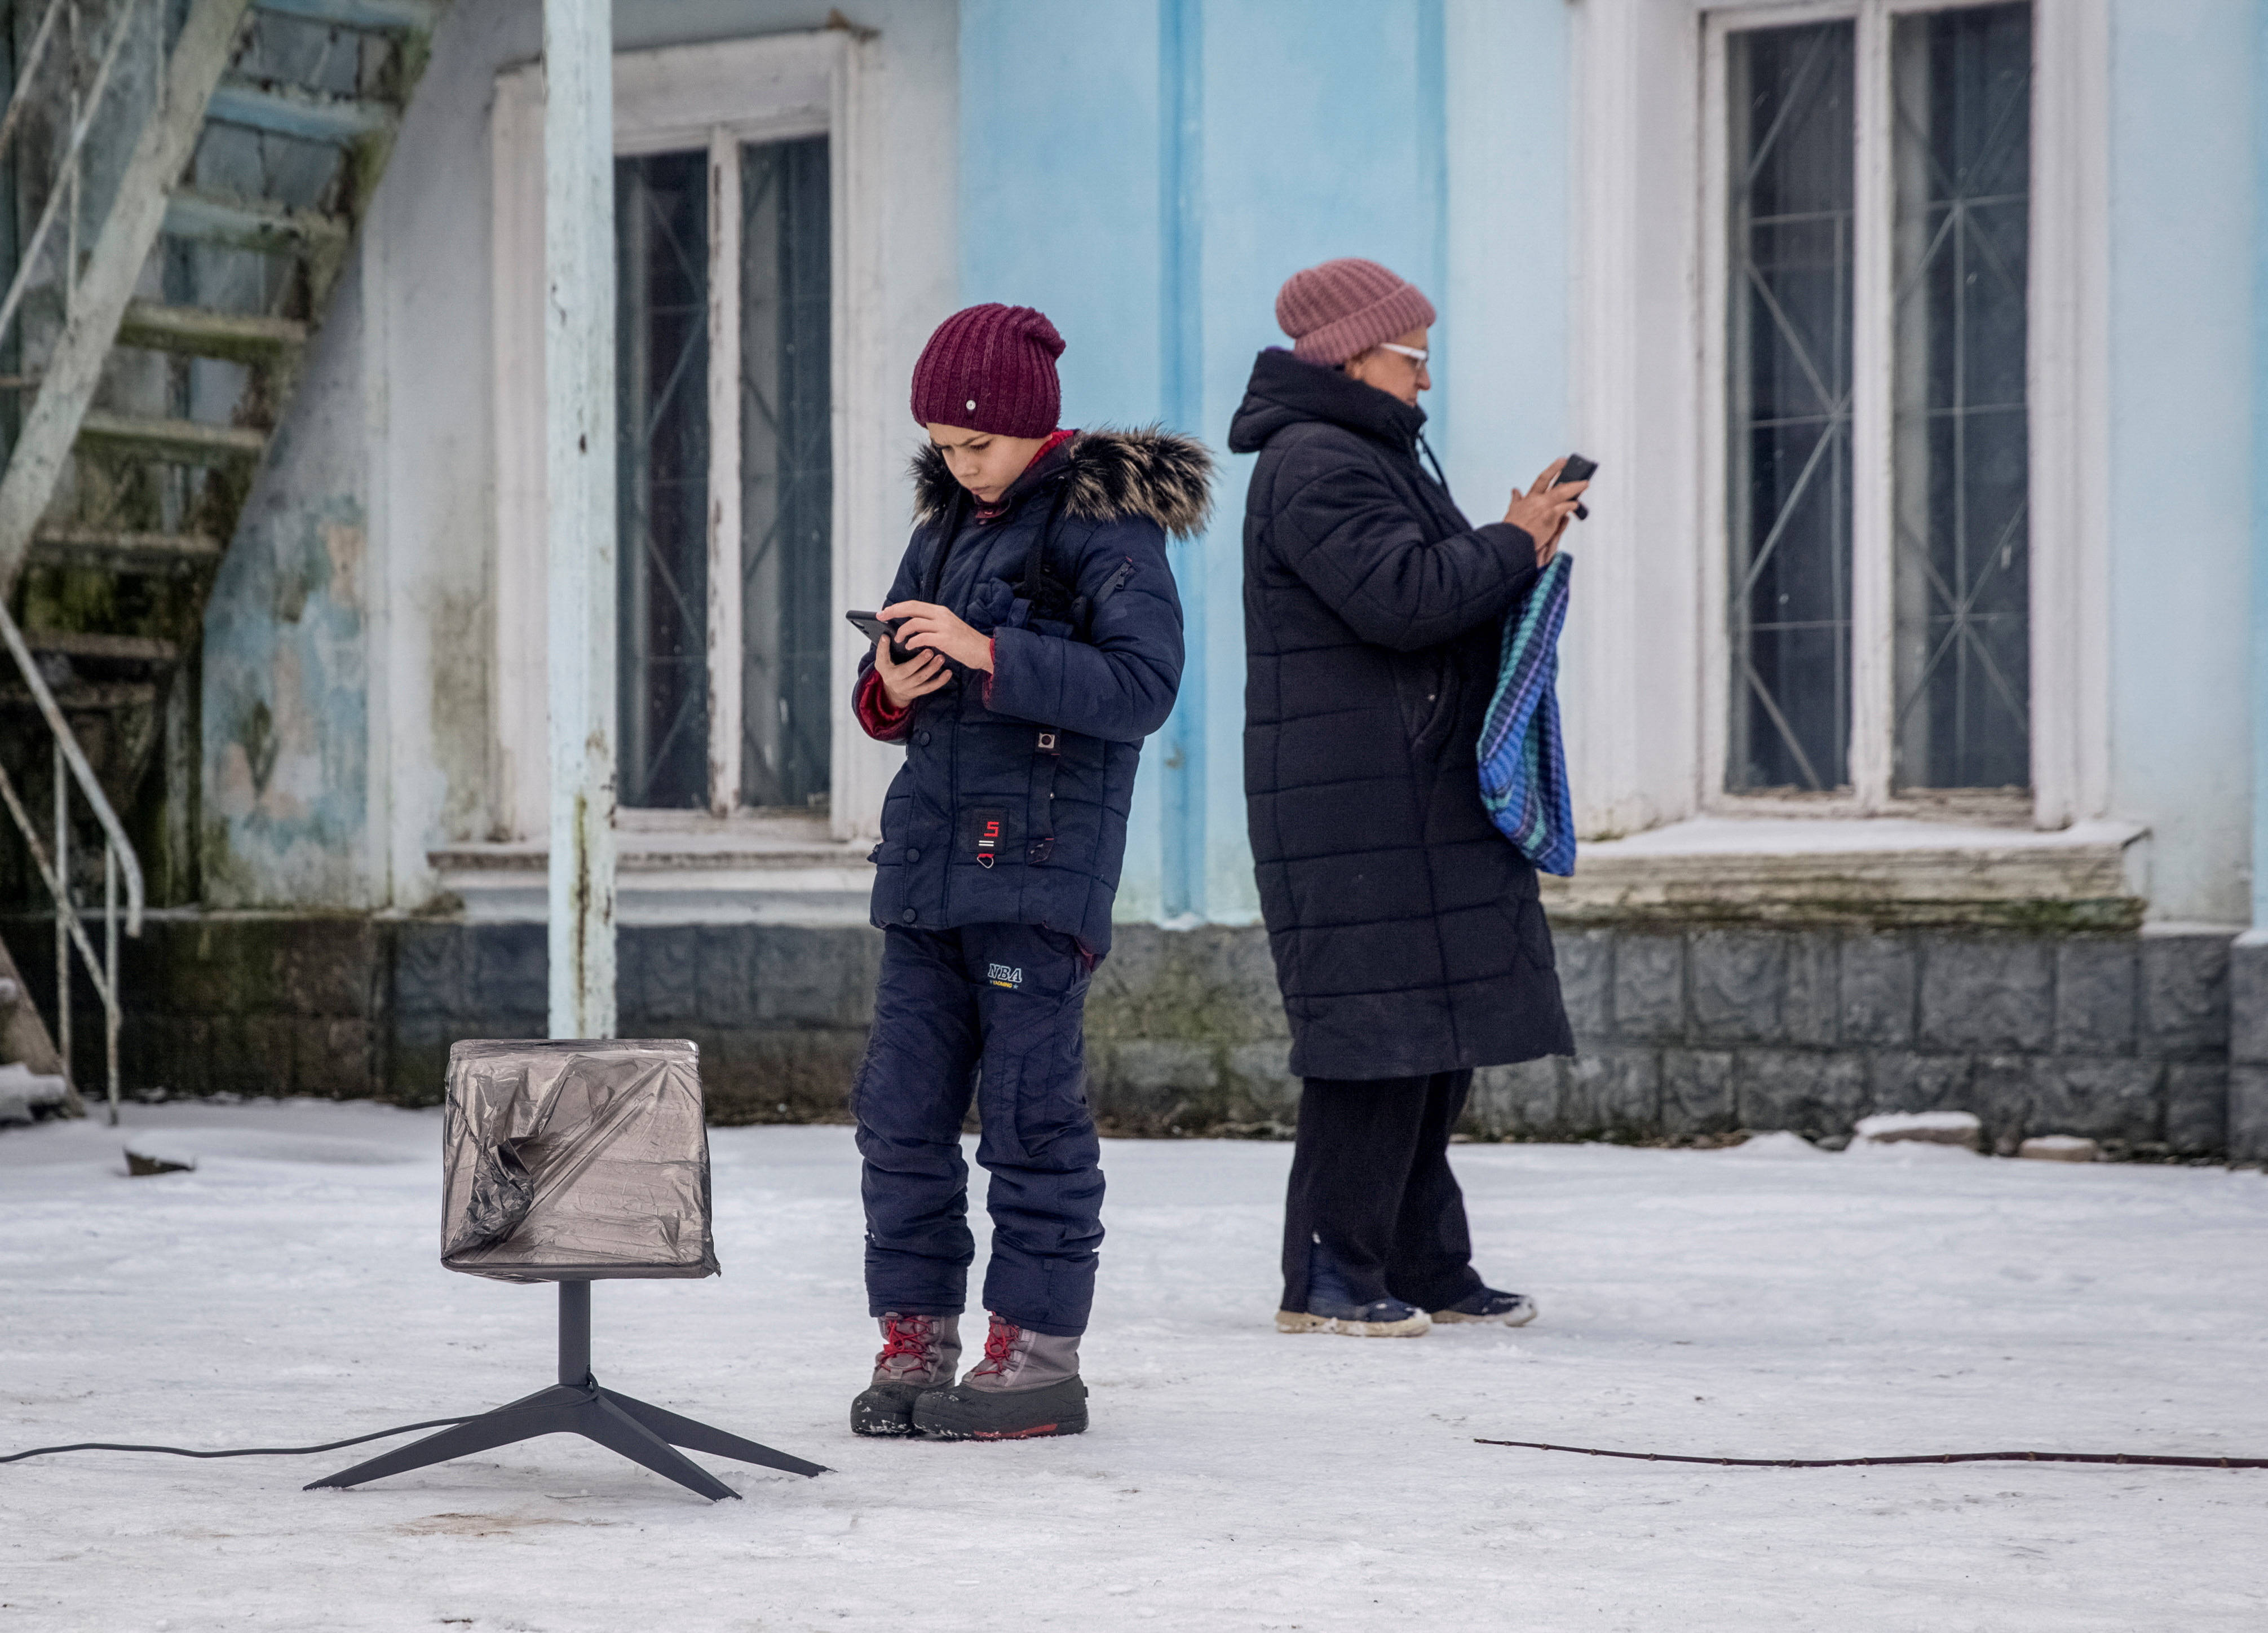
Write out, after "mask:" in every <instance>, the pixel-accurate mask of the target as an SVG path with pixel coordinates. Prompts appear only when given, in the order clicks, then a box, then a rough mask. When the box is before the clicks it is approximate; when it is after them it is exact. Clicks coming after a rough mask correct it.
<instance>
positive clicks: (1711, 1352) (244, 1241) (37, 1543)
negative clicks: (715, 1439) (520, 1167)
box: [0, 1105, 2268, 1633]
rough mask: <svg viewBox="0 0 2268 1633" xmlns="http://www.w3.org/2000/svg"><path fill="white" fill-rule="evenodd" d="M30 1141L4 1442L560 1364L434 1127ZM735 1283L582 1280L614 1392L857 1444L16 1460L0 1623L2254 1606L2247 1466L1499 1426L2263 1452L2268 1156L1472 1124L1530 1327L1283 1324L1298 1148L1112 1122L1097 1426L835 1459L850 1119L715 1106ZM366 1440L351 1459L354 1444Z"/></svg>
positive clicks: (307, 1109) (526, 1376)
mask: <svg viewBox="0 0 2268 1633" xmlns="http://www.w3.org/2000/svg"><path fill="white" fill-rule="evenodd" d="M130 1121H131V1125H132V1127H136V1128H140V1129H145V1130H146V1129H152V1128H163V1129H166V1130H169V1131H171V1132H170V1134H169V1136H168V1138H169V1140H170V1142H171V1143H173V1144H174V1145H176V1146H179V1147H182V1148H186V1149H188V1150H190V1151H192V1152H194V1153H195V1154H196V1155H197V1156H200V1157H201V1159H202V1163H201V1166H200V1167H199V1168H198V1170H197V1171H195V1173H194V1174H175V1175H168V1176H164V1177H160V1178H156V1179H126V1178H125V1177H123V1171H122V1164H121V1163H120V1158H119V1152H120V1145H121V1140H120V1137H119V1135H118V1134H116V1133H114V1132H113V1131H111V1130H109V1129H107V1128H105V1127H101V1126H100V1125H99V1123H94V1122H88V1123H80V1124H74V1125H67V1126H58V1125H52V1124H51V1125H46V1126H42V1127H39V1128H36V1129H33V1130H28V1131H23V1132H18V1133H12V1134H0V1451H6V1450H14V1449H16V1448H18V1447H22V1446H28V1445H45V1444H49V1443H53V1442H59V1441H70V1440H78V1439H124V1440H155V1441H163V1442H167V1443H170V1444H175V1445H180V1444H185V1443H186V1444H192V1445H210V1446H223V1445H263V1444H264V1445H276V1444H279V1443H280V1444H286V1445H290V1444H299V1443H304V1442H308V1441H316V1440H324V1439H330V1438H335V1437H342V1436H344V1435H348V1434H352V1433H355V1432H357V1431H359V1430H366V1429H376V1428H380V1427H383V1426H385V1425H387V1424H388V1423H394V1422H407V1421H410V1420H414V1419H419V1418H426V1417H433V1416H441V1415H449V1414H452V1413H456V1412H464V1411H470V1410H475V1409H477V1408H482V1407H485V1406H488V1405H491V1404H495V1403H499V1402H502V1401H504V1400H509V1399H512V1398H513V1397H515V1396H518V1395H519V1394H522V1393H527V1391H528V1390H531V1389H533V1388H535V1387H538V1386H539V1385H541V1384H543V1383H545V1382H547V1381H548V1379H549V1373H550V1370H551V1367H552V1354H551V1343H552V1336H553V1325H552V1323H553V1313H552V1297H553V1295H552V1293H551V1291H550V1289H548V1288H518V1287H510V1286H504V1285H499V1284H496V1283H491V1282H481V1281H476V1280H474V1279H471V1278H468V1277H464V1276H458V1275H450V1274H448V1273H447V1272H446V1271H444V1270H442V1269H441V1268H440V1267H439V1265H438V1263H437V1262H436V1252H437V1239H436V1238H437V1233H438V1219H437V1212H438V1204H437V1201H436V1193H437V1189H438V1144H439V1139H438V1134H439V1125H438V1119H437V1118H436V1117H435V1116H434V1115H432V1114H431V1113H417V1112H401V1111H393V1110H387V1109H384V1108H379V1107H375V1106H369V1105H356V1106H335V1105H266V1106H242V1107H233V1108H229V1107H200V1106H166V1107H153V1108H147V1109H137V1110H134V1111H133V1112H131V1113H130ZM715 1154H716V1196H717V1207H718V1225H717V1238H718V1249H719V1251H720V1252H721V1254H722V1256H723V1259H724V1262H725V1277H724V1279H723V1280H722V1281H719V1282H630V1283H602V1284H601V1285H600V1287H599V1288H598V1289H597V1291H596V1297H595V1303H596V1308H597V1326H598V1341H597V1365H598V1371H599V1375H600V1378H601V1379H602V1380H604V1381H606V1382H608V1383H610V1384H612V1385H615V1387H617V1388H620V1389H622V1390H623V1391H625V1392H627V1393H633V1394H637V1395H641V1396H644V1397H645V1398H647V1399H649V1400H654V1401H656V1402H659V1403H661V1404H664V1405H667V1406H672V1407H674V1408H679V1409H681V1410H684V1411H688V1412H689V1413H691V1414H693V1415H696V1416H700V1417H703V1418H706V1419H708V1420H710V1421H711V1422H717V1423H718V1424H720V1425H723V1426H725V1427H727V1428H731V1429H734V1430H740V1432H743V1433H746V1434H748V1435H750V1436H752V1437H755V1438H758V1439H762V1440H765V1441H768V1442H770V1443H771V1444H773V1445H778V1446H781V1447H783V1448H785V1449H787V1450H791V1451H794V1452H801V1453H803V1454H805V1455H807V1456H810V1457H812V1458H814V1459H818V1460H820V1461H821V1462H824V1463H827V1464H828V1465H830V1466H831V1467H832V1468H833V1470H834V1471H835V1472H833V1473H830V1474H825V1475H822V1476H821V1477H820V1478H819V1479H816V1480H813V1481H808V1482H806V1481H802V1480H796V1479H791V1478H786V1477H782V1476H774V1475H770V1474H765V1473H763V1472H762V1471H753V1470H748V1469H746V1468H744V1467H741V1466H739V1465H724V1464H720V1463H718V1461H717V1460H716V1459H706V1460H707V1461H708V1462H709V1464H710V1466H711V1467H717V1468H718V1469H719V1472H720V1473H722V1474H723V1476H724V1478H725V1480H726V1481H727V1482H730V1483H731V1484H732V1485H733V1487H734V1488H735V1489H738V1490H739V1491H740V1492H742V1493H743V1494H744V1495H745V1496H746V1498H747V1500H746V1501H745V1502H740V1503H726V1504H716V1505H714V1506H712V1505H711V1504H707V1503H704V1502H703V1501H701V1500H700V1499H698V1498H696V1497H695V1496H691V1495H689V1494H688V1493H686V1492H683V1491H681V1490H680V1489H676V1488H674V1487H673V1486H669V1485H666V1484H665V1483H664V1482H661V1481H659V1480H658V1479H657V1478H655V1477H653V1476H652V1475H649V1474H646V1473H645V1472H644V1471H643V1470H641V1469H638V1468H637V1467H632V1466H631V1465H630V1464H627V1463H624V1462H622V1461H621V1460H619V1459H615V1458H614V1457H613V1456H612V1455H610V1454H608V1453H606V1452H600V1451H599V1450H598V1449H597V1448H595V1447H592V1446H589V1445H585V1444H583V1443H581V1442H578V1441H573V1440H570V1439H567V1438H564V1437H551V1438H549V1439H545V1440H540V1441H536V1442H533V1443H529V1444H527V1445H522V1446H519V1447H517V1448H513V1449H511V1450H509V1451H508V1452H500V1453H496V1454H491V1455H490V1456H489V1457H485V1458H482V1459H475V1460H471V1461H467V1462H463V1463H455V1464H450V1465H446V1466H444V1467H438V1468H431V1469H427V1470H424V1471H422V1472H420V1473H418V1474H414V1475H408V1476H403V1477H401V1478H399V1479H396V1480H393V1481H390V1482H383V1483H381V1484H379V1485H375V1486H372V1487H368V1488H365V1489H359V1490H355V1491H350V1492H336V1491H326V1492H314V1493H310V1492H302V1491H301V1490H300V1489H299V1488H300V1486H301V1485H302V1484H303V1483H304V1482H306V1481H307V1480H309V1479H312V1478H314V1477H315V1476H317V1475H319V1474H325V1473H328V1472H330V1471H332V1470H333V1469H335V1468H337V1467H343V1466H344V1465H345V1464H346V1463H348V1462H350V1461H351V1460H354V1459H357V1458H359V1457H361V1456H364V1455H365V1452H361V1451H357V1452H347V1453H333V1454H330V1455H328V1456H322V1457H316V1458H304V1459H301V1458H278V1459H243V1460H238V1461H223V1462H191V1461H188V1460H186V1459H177V1458H166V1457H140V1456H128V1455H122V1454H117V1453H109V1452H98V1453H84V1454H77V1455H72V1456H69V1457H58V1458H53V1459H40V1460H35V1461H33V1462H29V1463H19V1464H15V1465H11V1466H7V1467H0V1633H12V1630H14V1629H101V1630H102V1633H136V1630H139V1629H157V1628H171V1629H205V1628H230V1629H234V1628H251V1629H293V1630H294V1633H298V1630H301V1629H414V1628H430V1627H463V1628H469V1629H475V1633H480V1630H484V1629H593V1630H597V1633H626V1630H631V1629H636V1630H639V1633H643V1630H645V1629H672V1630H673V1633H674V1630H676V1629H836V1628H849V1629H880V1628H903V1629H921V1630H922V1633H945V1630H948V1629H1000V1628H1079V1629H1114V1628H1119V1627H1131V1626H1139V1625H1145V1624H1147V1625H1156V1626H1159V1627H1162V1628H1173V1629H1216V1628H1218V1629H1276V1628H1300V1629H1338V1628H1386V1627H1395V1626H1402V1625H1404V1624H1408V1623H1411V1622H1440V1623H1447V1624H1450V1625H1454V1626H1457V1627H1473V1628H1518V1629H1617V1628H1631V1629H1719V1628H1722V1629H1765V1628H1771V1629H1782V1628H1786V1629H1837V1630H1838V1633H1842V1630H1847V1629H1929V1630H1930V1633H1941V1630H1946V1629H1992V1630H1993V1633H2005V1630H2007V1629H2120V1630H2122V1633H2124V1630H2126V1629H2201V1628H2231V1629H2235V1628H2244V1629H2259V1628H2261V1627H2263V1626H2264V1625H2268V1472H2261V1473H2242V1472H2223V1471H2213V1472H2202V1471H2198V1472H2192V1471H2187V1470H2174V1469H2139V1468H2118V1467H2085V1466H2062V1467H2057V1466H2038V1465H2028V1466H2014V1465H2007V1464H1978V1465H1967V1466H1956V1467H1918V1468H1890V1469H1872V1470H1861V1469H1849V1470H1842V1469H1837V1470H1820V1471H1803V1472H1799V1471H1786V1470H1777V1469H1773V1470H1756V1469H1726V1468H1708V1467H1670V1466H1662V1465H1652V1466H1648V1465H1643V1464H1632V1463H1622V1462H1608V1461H1603V1460H1601V1459H1590V1458H1579V1457H1570V1456H1563V1455H1557V1454H1550V1453H1543V1452H1521V1451H1512V1450H1507V1449H1505V1448H1502V1447H1498V1446H1488V1445H1476V1444H1474V1437H1476V1436H1494V1437H1506V1438H1518V1439H1536V1440H1552V1441H1564V1442H1573V1443H1577V1444H1582V1445H1605V1446H1615V1447H1628V1448H1637V1449H1652V1450H1658V1451H1674V1452H1703V1453H1711V1454H1728V1455H1743V1454H1745V1455H1756V1454H1764V1455H1771V1454H1780V1455H1792V1456H1832V1455H1848V1454H1856V1453H1894V1452H1937V1451H1964V1450H1968V1451H1984V1450H2000V1449H2006V1448H2018V1447H2031V1448H2037V1449H2061V1450H2073V1451H2130V1452H2175V1453H2186V1454H2205V1455H2218V1454H2229V1455H2252V1456H2262V1455H2268V1388H2264V1387H2263V1385H2264V1382H2268V1251H2264V1250H2268V1179H2263V1178H2262V1177H2261V1176H2260V1175H2258V1174H2251V1173H2244V1174H2231V1173H2227V1172H2224V1171H2219V1170H2212V1169H2181V1168H2147V1167H2114V1166H2109V1165H2096V1166H2075V1165H2068V1164H2051V1163H2022V1162H2006V1161H1995V1160H1992V1159H1988V1158H1984V1157H1975V1156H1968V1155H1966V1154H1965V1153H1958V1152H1949V1151H1945V1150H1941V1149H1940V1150H1932V1149H1920V1150H1916V1149H1911V1148H1908V1149H1906V1151H1905V1154H1904V1156H1887V1155H1883V1154H1881V1153H1874V1154H1867V1155H1860V1154H1858V1153H1852V1154H1846V1155H1844V1156H1827V1155H1824V1154H1823V1153H1818V1152H1815V1151H1812V1150H1811V1149H1809V1148H1808V1147H1803V1146H1801V1144H1800V1142H1796V1141H1794V1140H1793V1136H1785V1137H1776V1138H1769V1139H1766V1140H1762V1141H1758V1142H1752V1143H1751V1144H1750V1145H1749V1146H1748V1147H1746V1148H1742V1149H1735V1150H1730V1151H1722V1152H1689V1151H1655V1150H1623V1149H1610V1148H1604V1147H1571V1146H1524V1147H1523V1146H1470V1147H1464V1148H1461V1149H1460V1150H1459V1152H1458V1154H1457V1159H1456V1160H1457V1164H1458V1168H1459V1171H1460V1173H1461V1174H1462V1178H1463V1180H1464V1184H1465V1186H1466V1191H1467V1194H1468V1196H1469V1199H1470V1201H1471V1206H1472V1214H1473V1224H1474V1235H1475V1238H1476V1242H1477V1243H1478V1244H1479V1249H1480V1255H1481V1263H1482V1266H1483V1267H1484V1270H1486V1271H1488V1272H1489V1273H1491V1275H1492V1276H1493V1277H1494V1278H1495V1279H1497V1280H1498V1281H1499V1282H1500V1283H1502V1284H1506V1285H1510V1286H1513V1287H1516V1288H1520V1289H1523V1290H1526V1291H1528V1292H1530V1293H1532V1294H1533V1295H1535V1297H1536V1298H1537V1299H1538V1300H1539V1301H1540V1303H1541V1304H1542V1306H1543V1319H1541V1320H1540V1321H1539V1322H1538V1323H1537V1324H1536V1325H1535V1326H1532V1327H1529V1328H1528V1329H1526V1330H1524V1331H1521V1332H1517V1333H1513V1332H1507V1331H1505V1330H1503V1329H1501V1328H1470V1327H1468V1328H1461V1329H1445V1330H1437V1331H1435V1332H1434V1333H1432V1334H1429V1335H1427V1336H1426V1337H1425V1338H1422V1339H1419V1340H1416V1341H1385V1340H1353V1339H1345V1338H1337V1337H1324V1336H1306V1337H1285V1336H1279V1335H1278V1334H1276V1333H1275V1332H1274V1331H1273V1330H1272V1328H1271V1326H1270V1312H1271V1311H1272V1310H1273V1309H1274V1306H1275V1295H1276V1290H1277V1289H1276V1282H1275V1262H1276V1230H1277V1228H1278V1198H1279V1194H1280V1192H1281V1188H1282V1184H1283V1177H1284V1171H1285V1163H1286V1161H1287V1159H1288V1157H1289V1155H1290V1152H1289V1148H1288V1147H1285V1146H1282V1145H1271V1144H1245V1143H1235V1142H1173V1143H1162V1142H1161V1143H1138V1142H1114V1143H1112V1144H1111V1145H1109V1146H1108V1148H1107V1154H1106V1157H1105V1162H1106V1164H1107V1167H1108V1173H1109V1180H1110V1201H1109V1204H1108V1209H1107V1212H1106V1219H1107V1222H1108V1226H1109V1230H1110V1240H1109V1243H1108V1246H1107V1247H1106V1249H1105V1257H1104V1261H1103V1271H1102V1281H1101V1294H1100V1297H1099V1298H1098V1300H1097V1304H1096V1310H1095V1325H1094V1332H1093V1334H1091V1336H1090V1338H1089V1340H1088V1346H1087V1349H1086V1376H1087V1378H1088V1381H1089V1383H1090V1384H1091V1385H1092V1386H1093V1390H1094V1398H1093V1402H1092V1405H1093V1409H1094V1430H1092V1431H1091V1432H1090V1433H1088V1434H1086V1436H1083V1437H1078V1438H1073V1439H1065V1440H1056V1441H1045V1442H1035V1443H1027V1444H1022V1445H924V1444H920V1443H908V1444H900V1443H879V1442H871V1441H863V1440H858V1439H854V1438H853V1437H851V1434H850V1433H849V1431H848V1430H847V1429H846V1428H845V1426H844V1415H845V1408H846V1407H847V1405H848V1402H849V1400H850V1397H851V1394H852V1393H854V1391H855V1390H856V1389H858V1387H859V1385H860V1384H861V1382H862V1380H863V1377H864V1373H865V1365H866V1360H867V1356H868V1355H869V1354H870V1353H871V1351H872V1349H873V1329H872V1327H871V1325H870V1324H869V1323H868V1322H867V1321H866V1319H865V1315H864V1304H863V1301H862V1299H861V1297H860V1295H859V1287H858V1263H859V1241H858V1191H857V1170H856V1159H855V1157H854V1155H853V1153H852V1151H851V1140H850V1135H849V1132H848V1131H847V1130H845V1129H841V1128H762V1129H759V1128H739V1129H728V1130H722V1131H719V1132H718V1133H717V1134H716V1135H715ZM372 1449H373V1450H375V1449H376V1448H372Z"/></svg>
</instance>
